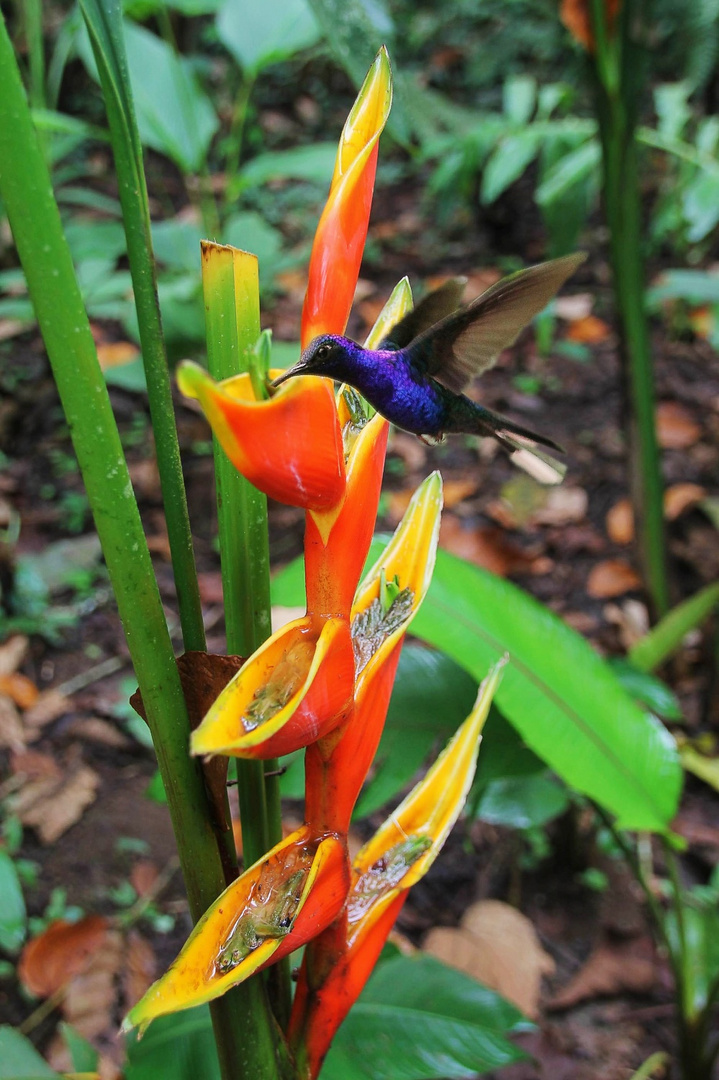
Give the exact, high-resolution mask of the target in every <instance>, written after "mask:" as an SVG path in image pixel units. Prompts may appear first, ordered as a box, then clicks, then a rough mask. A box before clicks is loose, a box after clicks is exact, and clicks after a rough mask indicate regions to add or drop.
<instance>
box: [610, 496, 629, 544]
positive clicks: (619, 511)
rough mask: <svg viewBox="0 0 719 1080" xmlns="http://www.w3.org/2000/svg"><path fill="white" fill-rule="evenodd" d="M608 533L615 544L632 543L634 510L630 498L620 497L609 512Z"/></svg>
mask: <svg viewBox="0 0 719 1080" xmlns="http://www.w3.org/2000/svg"><path fill="white" fill-rule="evenodd" d="M606 526H607V535H608V536H609V539H610V540H611V541H612V542H613V543H615V544H631V542H632V540H633V539H634V510H633V508H632V504H631V502H630V500H629V499H620V500H619V502H617V503H615V504H614V506H613V507H612V508H611V510H609V511H608V512H607V518H606Z"/></svg>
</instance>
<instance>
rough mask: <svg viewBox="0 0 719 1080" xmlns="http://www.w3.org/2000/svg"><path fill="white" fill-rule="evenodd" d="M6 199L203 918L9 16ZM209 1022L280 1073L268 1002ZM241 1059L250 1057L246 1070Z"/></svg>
mask: <svg viewBox="0 0 719 1080" xmlns="http://www.w3.org/2000/svg"><path fill="white" fill-rule="evenodd" d="M0 197H1V198H2V199H3V202H4V204H5V208H6V211H7V214H8V219H9V221H10V225H11V228H12V230H13V235H14V239H15V243H16V246H17V250H18V253H19V255H20V260H21V262H22V265H23V270H24V272H25V276H26V279H27V283H28V289H29V292H30V295H31V297H32V301H33V304H34V307H35V313H36V315H37V319H38V324H39V326H40V329H41V331H42V334H43V338H44V341H45V345H46V348H47V352H48V356H49V358H50V363H51V365H52V368H53V373H54V375H55V380H56V383H57V387H58V392H59V394H60V399H61V402H62V405H63V409H64V411H65V416H66V418H67V423H68V426H69V428H70V433H71V436H72V440H73V445H74V448H75V453H76V454H77V459H78V462H79V465H80V470H81V472H82V477H83V481H84V484H85V488H86V491H87V494H88V498H89V500H90V505H91V507H92V511H93V516H94V519H95V525H96V527H97V532H98V535H99V537H100V541H101V544H102V549H103V553H104V556H105V561H106V563H107V568H108V572H109V575H110V580H111V582H112V586H113V590H114V592H115V597H116V600H117V606H118V610H119V613H120V618H121V620H122V623H123V627H124V630H125V634H126V637H127V643H128V647H129V650H130V655H131V658H132V662H133V664H134V667H135V672H136V675H137V679H138V682H139V684H140V688H141V691H142V696H143V701H144V705H145V709H146V713H147V718H148V723H149V725H150V730H151V732H152V736H153V741H154V744H155V749H156V752H157V759H158V764H159V766H160V772H161V775H162V779H163V783H164V785H165V791H166V793H167V800H168V804H169V809H170V815H171V818H172V824H173V828H174V830H175V836H176V838H177V844H178V850H179V855H180V863H181V866H182V872H183V875H184V878H185V884H186V887H187V893H188V899H189V903H190V910H191V912H192V915H193V918H194V919H198V918H199V917H200V916H201V915H202V913H203V912H204V911H205V910H206V909H207V907H209V905H210V904H211V903H212V901H213V900H214V899H215V898H216V897H217V896H218V894H219V893H220V892H221V891H222V890H223V888H224V887H225V876H224V872H223V863H222V859H221V857H220V852H219V849H218V847H217V843H216V838H215V836H214V834H213V831H212V828H211V824H210V822H211V811H210V807H209V804H208V798H207V792H206V789H205V785H204V780H203V777H202V773H201V770H200V767H199V764H198V763H197V762H195V761H193V759H192V758H191V757H190V756H189V754H188V752H187V748H188V742H189V721H188V717H187V708H186V705H185V699H184V696H183V693H182V687H181V684H180V678H179V673H178V670H177V665H176V663H175V658H174V655H173V650H172V642H171V641H170V636H169V633H168V630H167V623H166V621H165V616H164V612H163V609H162V602H161V600H160V595H159V591H158V588H157V583H156V581H155V576H154V573H153V569H152V562H151V560H150V554H149V551H148V549H147V543H146V541H145V536H144V533H143V530H142V523H141V521H140V515H139V511H138V508H137V503H136V501H135V498H134V494H133V490H132V484H131V482H130V477H129V474H128V471H127V464H126V462H125V458H124V454H123V451H122V445H121V443H120V437H119V433H118V431H117V426H116V424H115V419H114V416H113V414H112V408H111V405H110V400H109V396H108V393H107V387H106V385H105V381H104V379H103V377H102V373H101V371H100V367H99V364H98V361H97V353H96V350H95V343H94V341H93V337H92V332H91V330H90V324H89V322H88V319H87V314H86V312H85V309H84V306H83V302H82V297H81V295H80V290H79V288H78V285H77V279H76V277H75V271H74V268H73V265H72V259H71V256H70V251H69V248H68V246H67V241H66V240H65V237H64V234H63V231H62V224H61V221H60V214H59V211H58V208H57V203H56V202H55V198H54V195H53V192H52V185H51V182H50V176H49V173H48V170H47V166H46V164H45V160H44V158H43V155H42V151H41V149H40V146H39V144H38V141H37V137H36V134H35V131H34V128H33V126H32V120H31V117H30V111H29V108H28V103H27V100H26V98H25V93H24V90H23V86H22V82H21V79H20V73H19V71H18V67H17V64H16V62H15V58H14V55H13V51H12V46H11V44H10V39H9V37H8V34H7V30H6V27H5V22H4V20H3V18H2V16H1V15H0ZM259 990H260V988H258V992H259ZM213 1022H214V1023H215V1030H216V1032H218V1028H219V1029H220V1035H221V1037H218V1053H219V1057H220V1063H221V1068H222V1074H223V1077H224V1078H225V1080H231V1078H233V1077H236V1076H240V1075H242V1076H245V1077H247V1078H248V1080H249V1078H252V1080H255V1078H257V1077H261V1078H263V1080H274V1077H275V1076H276V1075H277V1072H276V1066H275V1046H276V1044H275V1041H274V1032H273V1030H272V1027H271V1018H270V1017H269V1016H268V1015H267V1011H266V1010H265V1011H264V1012H262V1011H260V1010H259V1009H258V1010H253V1009H249V1008H247V1007H245V1008H238V1007H237V1006H234V1005H233V1004H232V998H231V996H226V997H225V998H223V999H222V1000H221V1001H219V1002H217V1003H216V1007H214V1008H213ZM233 1062H242V1063H247V1064H246V1071H245V1072H241V1071H240V1066H239V1065H235V1064H233ZM242 1067H243V1068H245V1065H244V1064H243V1066H242Z"/></svg>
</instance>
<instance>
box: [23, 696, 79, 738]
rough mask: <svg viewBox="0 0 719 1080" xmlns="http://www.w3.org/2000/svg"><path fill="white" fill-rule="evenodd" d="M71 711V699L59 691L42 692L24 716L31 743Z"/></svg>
mask: <svg viewBox="0 0 719 1080" xmlns="http://www.w3.org/2000/svg"><path fill="white" fill-rule="evenodd" d="M70 709H71V704H70V699H69V698H67V697H65V695H64V694H62V693H60V691H59V690H42V691H41V692H40V693H39V694H38V697H37V700H36V701H35V702H34V704H33V705H31V706H30V708H29V709H26V710H25V712H24V714H23V722H24V724H25V727H26V729H27V730H28V733H29V741H30V742H32V741H33V740H34V739H37V738H39V737H40V731H41V729H42V728H44V727H45V725H46V724H49V723H50V722H51V721H53V720H57V719H58V718H59V717H60V716H64V715H65V713H67V712H69V711H70Z"/></svg>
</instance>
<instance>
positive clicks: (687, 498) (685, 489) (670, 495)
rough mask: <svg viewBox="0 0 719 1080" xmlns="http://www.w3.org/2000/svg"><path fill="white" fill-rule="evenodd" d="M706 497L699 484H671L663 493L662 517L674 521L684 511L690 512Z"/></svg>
mask: <svg viewBox="0 0 719 1080" xmlns="http://www.w3.org/2000/svg"><path fill="white" fill-rule="evenodd" d="M705 496H706V490H705V489H704V488H703V487H700V486H699V484H672V486H671V487H668V488H667V489H666V491H665V492H664V517H665V518H666V519H667V520H668V521H676V519H677V518H678V517H681V515H682V514H683V513H684V511H685V510H690V509H691V507H692V506H696V504H697V503H698V502H701V500H702V499H703V498H704V497H705Z"/></svg>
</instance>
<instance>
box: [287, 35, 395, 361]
mask: <svg viewBox="0 0 719 1080" xmlns="http://www.w3.org/2000/svg"><path fill="white" fill-rule="evenodd" d="M391 104H392V73H391V69H390V63H389V56H388V54H387V50H386V49H385V48H384V47H383V48H382V49H380V51H379V53H378V54H377V56H376V58H375V61H374V63H373V64H372V67H371V68H370V70H369V72H368V74H367V78H366V79H365V81H364V83H363V85H362V88H361V89H360V92H359V94H358V96H357V100H356V102H355V104H354V106H353V107H352V110H351V112H350V114H349V116H348V118H347V122H346V123H345V126H344V130H343V132H342V135H341V137H340V142H339V147H338V151H337V160H336V162H335V170H334V175H333V177H332V184H331V187H330V193H329V196H328V199H327V203H326V205H325V208H324V211H323V213H322V217H321V218H320V222H319V225H318V226H317V232H316V233H315V240H314V244H313V247H312V255H311V258H310V269H309V282H308V285H307V295H306V296H305V303H304V308H303V311H302V335H301V344H302V348H303V349H304V348H305V347H306V346H307V345H308V344H309V342H310V341H311V340H312V339H313V338H315V337H317V335H318V334H325V333H330V334H341V333H343V331H344V328H345V326H346V325H347V318H348V316H349V313H350V308H351V307H352V300H353V298H354V293H355V288H356V285H357V278H358V275H359V268H360V263H361V261H362V253H363V250H364V243H365V238H366V236H367V226H368V223H369V215H370V209H371V206H372V192H373V190H374V180H375V173H376V169H377V151H378V147H379V136H380V134H381V132H382V129H383V128H384V125H385V123H386V122H387V117H388V116H389V110H390V107H391Z"/></svg>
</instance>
